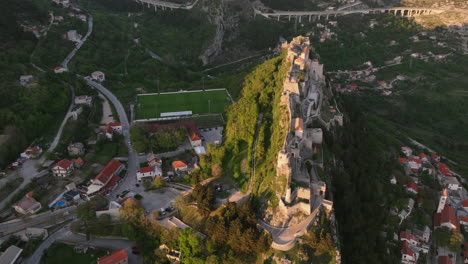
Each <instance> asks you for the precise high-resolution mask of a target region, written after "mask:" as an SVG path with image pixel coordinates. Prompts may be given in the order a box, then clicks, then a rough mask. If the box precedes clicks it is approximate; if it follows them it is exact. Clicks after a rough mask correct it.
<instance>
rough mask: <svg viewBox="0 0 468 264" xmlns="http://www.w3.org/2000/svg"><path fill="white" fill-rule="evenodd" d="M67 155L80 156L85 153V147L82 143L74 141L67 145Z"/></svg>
mask: <svg viewBox="0 0 468 264" xmlns="http://www.w3.org/2000/svg"><path fill="white" fill-rule="evenodd" d="M67 150H68V155H70V156H81V155H84V153H85V148H84V145H83V143H80V142H76V143H72V144H70V145H68V147H67Z"/></svg>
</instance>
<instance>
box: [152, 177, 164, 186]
mask: <svg viewBox="0 0 468 264" xmlns="http://www.w3.org/2000/svg"><path fill="white" fill-rule="evenodd" d="M153 186H154V188H156V189H161V188H163V187H164V186H166V182H165V181H164V179H163V178H162V176H156V178H154V180H153Z"/></svg>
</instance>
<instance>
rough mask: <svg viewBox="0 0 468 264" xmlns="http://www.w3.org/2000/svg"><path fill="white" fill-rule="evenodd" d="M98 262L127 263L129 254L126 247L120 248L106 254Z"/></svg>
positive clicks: (107, 263)
mask: <svg viewBox="0 0 468 264" xmlns="http://www.w3.org/2000/svg"><path fill="white" fill-rule="evenodd" d="M97 263H98V264H127V263H128V254H127V252H126V251H125V249H123V248H122V249H119V250H117V251H114V252H112V253H111V254H110V255H107V256H104V257H102V258H99V259H98V260H97Z"/></svg>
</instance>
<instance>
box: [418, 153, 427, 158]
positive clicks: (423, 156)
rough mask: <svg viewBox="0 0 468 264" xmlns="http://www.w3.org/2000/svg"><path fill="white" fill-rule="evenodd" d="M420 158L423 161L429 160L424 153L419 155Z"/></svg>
mask: <svg viewBox="0 0 468 264" xmlns="http://www.w3.org/2000/svg"><path fill="white" fill-rule="evenodd" d="M419 157H420V158H421V159H427V156H426V154H424V153H419Z"/></svg>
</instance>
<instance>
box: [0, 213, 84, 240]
mask: <svg viewBox="0 0 468 264" xmlns="http://www.w3.org/2000/svg"><path fill="white" fill-rule="evenodd" d="M75 209H76V206H70V207H66V208H63V209H59V210H55V211H53V212H52V211H47V212H44V213H41V214H38V215H32V216H30V217H25V218H18V219H15V220H12V221H8V222H4V223H1V224H0V236H6V235H9V234H12V233H16V232H18V231H21V230H23V229H26V228H28V227H34V226H37V225H41V224H48V223H50V224H56V222H63V221H64V220H67V219H69V218H72V217H73V212H74V210H75Z"/></svg>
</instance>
